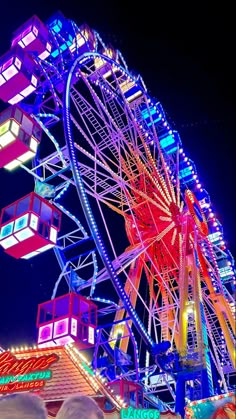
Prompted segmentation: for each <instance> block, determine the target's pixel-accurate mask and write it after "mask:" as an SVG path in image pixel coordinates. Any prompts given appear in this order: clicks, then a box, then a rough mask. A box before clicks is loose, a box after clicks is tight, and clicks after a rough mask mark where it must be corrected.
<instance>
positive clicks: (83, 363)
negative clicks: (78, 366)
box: [82, 361, 95, 376]
mask: <svg viewBox="0 0 236 419" xmlns="http://www.w3.org/2000/svg"><path fill="white" fill-rule="evenodd" d="M82 365H83V367H84V369H85V370H86V371H88V373H89V374H90V375H92V376H94V375H95V374H94V372H93V370H91V368H89V367H88V365H87V364H85V362H84V361H82Z"/></svg>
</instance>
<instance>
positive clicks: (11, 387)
mask: <svg viewBox="0 0 236 419" xmlns="http://www.w3.org/2000/svg"><path fill="white" fill-rule="evenodd" d="M44 384H45V381H43V380H37V381H30V382H28V383H10V384H3V385H0V393H13V392H16V391H26V390H35V389H39V388H41V387H43V386H44Z"/></svg>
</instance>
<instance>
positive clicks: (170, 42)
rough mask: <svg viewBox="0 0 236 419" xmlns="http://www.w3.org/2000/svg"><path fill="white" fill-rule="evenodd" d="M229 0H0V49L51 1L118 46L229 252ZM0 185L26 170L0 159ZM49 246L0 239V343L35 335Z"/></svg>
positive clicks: (51, 278) (19, 181)
mask: <svg viewBox="0 0 236 419" xmlns="http://www.w3.org/2000/svg"><path fill="white" fill-rule="evenodd" d="M163 3H164V4H163ZM229 3H230V2H228V4H227V2H226V1H224V2H219V4H217V2H211V3H209V2H207V1H205V2H188V3H187V4H185V3H183V2H176V1H174V2H170V1H164V2H158V1H156V2H154V1H146V2H143V5H142V6H137V4H136V2H134V1H133V0H132V1H129V0H126V1H123V0H122V1H116V2H115V1H112V2H110V3H109V2H108V1H102V0H99V1H95V0H94V1H91V0H87V1H84V2H82V1H79V0H77V1H76V0H73V1H71V0H65V1H63V0H58V1H55V0H47V1H46V0H32V1H31V2H28V1H22V2H20V1H19V0H18V1H16V0H14V1H12V0H9V1H4V2H2V4H1V24H0V54H1V55H2V54H3V53H5V52H6V51H7V50H8V49H9V47H10V40H11V35H12V32H14V30H16V29H17V28H18V26H20V25H21V24H22V23H24V22H25V21H26V20H27V19H29V18H30V17H31V16H32V15H33V14H36V15H38V17H39V18H40V19H41V20H43V21H44V20H46V19H48V18H49V17H50V16H51V15H52V14H53V13H54V12H56V11H57V10H61V11H62V12H63V14H64V15H65V16H66V17H68V18H71V19H73V20H74V21H76V23H77V24H78V25H80V24H82V23H87V24H88V25H90V26H91V27H92V28H94V29H96V30H97V31H98V32H99V34H100V35H101V37H102V38H103V40H104V42H107V43H111V44H113V45H114V47H115V48H117V49H119V50H120V51H121V52H122V54H123V56H124V58H125V60H126V62H127V64H128V67H129V69H130V70H134V71H135V72H137V73H140V74H141V75H142V77H143V79H144V82H145V83H146V86H147V88H148V91H149V94H150V95H151V96H153V97H155V98H156V99H157V100H159V101H160V102H161V103H162V105H163V107H164V110H165V112H166V114H167V116H168V119H169V122H170V124H171V125H172V127H173V128H174V129H176V130H177V131H179V133H180V136H181V139H182V143H183V147H184V150H185V152H186V154H187V155H188V157H190V158H191V159H192V160H193V161H194V163H195V165H196V168H197V172H198V175H199V178H200V180H201V183H202V185H203V187H204V188H205V189H206V190H207V191H208V193H209V194H210V197H211V201H212V204H213V208H214V211H215V213H216V215H217V218H218V219H219V220H220V222H221V223H222V225H223V229H224V237H225V240H226V242H227V246H228V248H229V249H230V250H231V252H232V254H233V255H234V257H235V255H236V246H235V232H236V231H235V221H234V217H235V215H234V214H235V209H234V207H233V205H234V197H233V192H234V191H235V185H234V175H233V164H234V160H235V158H234V151H233V146H234V141H235V130H234V118H235V95H233V87H234V86H235V66H234V64H233V61H234V51H235V44H234V38H235V31H234V29H233V28H234V23H233V16H234V13H233V10H232V8H233V6H232V5H231V6H230V5H229ZM147 5H149V6H148V7H147ZM154 5H155V10H154ZM233 73H234V74H233ZM3 108H5V104H3V103H1V102H0V110H1V109H3ZM0 185H1V189H0V208H2V207H4V206H6V205H8V204H10V203H11V202H13V201H15V200H16V199H18V198H20V197H21V196H23V195H25V194H27V193H29V192H31V191H32V190H33V182H32V179H31V177H30V176H29V175H28V174H27V173H26V172H24V173H22V171H19V170H18V171H16V172H14V173H8V172H7V173H6V172H5V171H4V170H3V169H1V170H0ZM50 252H52V253H50ZM50 252H49V253H47V254H42V255H41V256H39V257H37V258H33V259H31V260H29V261H24V260H14V259H13V258H11V257H10V256H8V255H7V254H5V253H4V251H3V249H2V247H1V248H0V284H1V285H0V346H1V345H2V346H4V347H6V348H7V347H11V346H15V345H21V344H32V343H34V342H35V341H36V335H37V333H36V327H35V323H36V310H37V304H38V302H42V301H46V300H48V299H50V297H51V294H52V289H53V286H54V282H55V281H56V279H57V277H58V275H59V272H60V271H59V268H58V265H57V262H56V260H55V257H54V254H53V251H50Z"/></svg>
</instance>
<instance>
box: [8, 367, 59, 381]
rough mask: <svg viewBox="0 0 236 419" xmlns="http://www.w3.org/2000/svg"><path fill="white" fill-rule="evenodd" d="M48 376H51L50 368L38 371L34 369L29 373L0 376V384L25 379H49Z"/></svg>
mask: <svg viewBox="0 0 236 419" xmlns="http://www.w3.org/2000/svg"><path fill="white" fill-rule="evenodd" d="M50 378H52V372H51V371H50V370H48V371H39V372H37V371H36V372H33V373H30V374H24V375H6V376H5V377H0V384H9V383H20V382H25V381H37V380H50Z"/></svg>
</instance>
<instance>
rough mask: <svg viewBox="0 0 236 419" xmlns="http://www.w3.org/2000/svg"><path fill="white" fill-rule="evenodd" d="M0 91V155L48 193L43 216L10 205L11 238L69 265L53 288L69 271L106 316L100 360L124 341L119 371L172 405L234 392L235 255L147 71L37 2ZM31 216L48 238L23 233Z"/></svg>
mask: <svg viewBox="0 0 236 419" xmlns="http://www.w3.org/2000/svg"><path fill="white" fill-rule="evenodd" d="M0 97H1V99H2V100H3V101H4V102H6V103H7V102H8V103H9V104H10V106H9V108H7V109H6V110H5V111H4V112H3V113H2V114H1V116H0V164H1V167H5V168H6V169H8V170H12V169H14V168H16V167H17V166H18V165H20V167H21V168H23V169H25V170H26V171H28V172H29V174H30V175H32V176H33V178H34V180H35V192H34V194H33V197H32V196H30V198H29V199H28V198H27V197H26V198H25V197H24V200H23V204H24V205H26V204H27V205H29V206H30V208H31V210H32V208H36V206H37V205H39V204H37V203H36V202H38V201H37V199H38V200H39V201H40V198H39V197H42V202H41V204H40V205H39V206H40V209H39V210H38V213H36V215H35V213H34V216H35V218H32V216H31V217H30V218H29V217H28V216H26V215H22V214H23V213H20V212H19V211H20V210H18V208H19V207H20V204H19V203H17V204H14V205H10V206H9V207H7V208H6V209H4V210H3V215H2V219H1V226H2V227H1V233H0V234H1V236H0V244H1V245H2V246H3V247H4V249H5V251H6V252H7V253H9V254H11V255H12V256H13V257H17V258H19V257H24V258H26V259H27V258H31V257H33V256H35V255H36V254H39V253H41V252H42V251H46V250H48V249H50V248H53V249H54V253H55V254H56V257H57V260H58V262H59V265H60V268H61V274H60V276H59V278H57V279H56V281H55V287H54V290H53V294H52V299H54V298H55V297H56V295H57V292H58V291H59V289H60V286H61V283H62V281H63V280H64V279H65V280H66V283H67V284H68V285H69V289H70V291H73V292H76V293H78V294H80V295H83V296H86V297H88V298H89V299H90V300H91V301H94V302H96V304H97V305H98V307H99V313H100V317H101V318H102V319H104V318H106V316H107V318H109V322H108V321H105V320H101V325H102V326H103V328H101V329H99V331H98V334H97V340H96V342H97V346H96V350H95V358H96V359H94V365H95V366H96V367H97V368H98V369H102V368H103V367H102V364H101V362H99V357H100V354H102V355H104V352H106V351H107V352H109V354H110V355H111V354H112V353H113V354H114V352H115V350H119V351H120V354H121V355H122V356H123V359H125V358H126V359H129V360H130V358H131V357H132V359H133V362H130V364H131V365H132V366H131V367H130V366H129V367H127V366H126V368H124V367H123V368H120V370H119V373H120V374H121V375H122V376H124V377H132V379H136V380H140V381H142V383H143V385H144V388H145V391H146V393H148V394H153V395H159V396H160V398H161V394H162V392H163V391H164V389H166V390H167V391H169V392H170V394H171V396H172V397H173V399H175V398H176V403H177V410H181V407H180V406H179V405H178V403H180V404H181V403H182V402H178V399H179V398H180V399H181V397H182V396H181V397H180V395H181V394H184V395H186V394H187V393H186V386H187V385H188V397H189V398H190V399H191V400H195V399H201V398H202V397H207V396H212V395H214V394H215V392H216V388H218V390H217V391H222V392H227V390H228V387H229V386H230V378H231V376H233V374H234V373H235V352H234V351H235V349H234V348H235V345H234V336H235V319H234V298H233V295H232V286H233V281H234V280H235V277H234V271H233V263H234V261H233V258H232V256H231V254H230V252H229V250H228V249H227V248H226V247H225V244H224V241H223V231H222V227H221V225H220V223H219V221H218V220H217V219H216V218H215V216H214V213H213V211H212V208H211V202H210V198H209V195H208V193H207V192H206V191H205V190H204V189H203V188H202V186H201V184H200V181H199V179H198V175H197V171H196V168H195V165H194V163H193V162H192V161H191V160H190V158H189V157H188V156H186V155H185V153H184V151H183V148H182V143H181V139H180V136H179V134H178V132H177V131H175V130H173V129H172V128H171V126H170V125H169V123H168V121H167V118H166V115H165V112H164V110H163V108H162V106H161V104H160V103H159V102H156V101H155V100H154V99H152V97H151V96H150V95H149V94H148V92H147V89H146V86H145V84H144V82H143V80H142V78H141V76H140V75H138V76H137V75H134V74H133V73H132V72H131V71H129V69H128V67H127V65H126V62H125V61H124V58H123V56H122V55H121V53H120V52H119V51H117V50H115V49H114V48H113V47H111V46H107V45H105V44H104V43H103V41H102V39H101V38H100V36H99V35H98V33H97V32H96V31H93V30H91V29H90V28H89V27H88V26H87V25H82V26H80V27H78V26H77V25H76V24H75V23H74V22H73V21H70V20H68V19H66V18H65V17H64V16H63V15H62V14H61V13H57V14H55V15H54V16H53V17H52V18H50V19H49V20H48V22H46V23H45V24H44V23H42V22H41V21H40V19H38V18H37V17H36V16H34V17H33V18H32V19H30V20H29V21H28V22H26V23H25V24H24V25H22V27H20V28H19V29H18V30H17V31H16V33H15V34H14V37H13V41H12V46H11V49H10V50H9V51H8V53H7V54H6V55H4V56H3V57H1V59H0ZM9 133H10V134H9ZM19 133H21V135H20V134H19ZM27 135H28V136H27ZM41 137H42V139H41ZM16 139H17V142H16V141H15V140H16ZM22 143H23V145H24V147H25V148H24V149H23V146H22ZM38 145H39V146H38ZM13 146H14V149H15V151H13ZM10 148H11V152H9V149H10ZM36 150H37V153H36ZM35 153H36V154H35ZM1 156H3V157H1ZM32 157H34V160H33V164H32V166H29V164H28V163H25V161H26V160H27V159H28V158H32ZM35 194H36V195H35ZM27 199H28V200H27ZM23 204H22V205H23ZM24 205H23V206H24ZM43 205H44V210H43ZM13 207H14V208H13ZM32 211H33V210H32ZM43 211H44V212H43ZM16 213H17V216H16ZM45 214H47V215H45ZM19 215H20V218H19ZM17 217H18V218H17ZM37 217H38V218H37ZM13 218H14V222H13V221H12V220H13ZM41 218H42V220H41ZM49 218H50V226H49V227H48V225H49V224H48V220H49ZM38 219H40V220H41V221H40V222H38ZM59 219H60V222H59V221H58V220H59ZM9 220H10V221H9ZM19 220H20V221H19ZM29 220H30V221H29ZM14 223H15V224H14ZM29 223H31V224H29ZM36 223H38V224H37V225H38V226H39V224H40V223H41V224H40V226H41V227H40V228H41V230H42V232H43V233H40V234H41V235H43V237H44V240H43V241H42V242H41V241H40V245H39V244H38V243H39V240H37V246H38V247H37V248H35V247H32V248H31V246H32V244H30V245H29V246H28V247H27V246H25V240H29V239H30V240H31V242H30V243H33V242H34V245H35V243H36V239H35V238H34V237H33V234H32V235H31V231H32V229H33V228H35V229H36V227H34V226H35V225H36ZM38 228H39V227H38ZM48 229H49V230H50V231H48ZM22 243H23V244H22ZM40 246H41V247H40ZM26 247H27V252H26V251H25V249H26ZM17 249H18V250H17ZM25 252H26V253H25ZM107 325H108V326H107ZM101 348H102V352H101V351H100V349H101ZM102 355H101V357H102ZM125 355H126V357H125ZM127 365H129V362H128V361H127ZM113 373H114V372H113ZM106 374H107V377H108V378H109V368H107V370H106ZM113 378H114V377H113ZM203 380H204V381H203ZM202 382H204V383H205V386H202ZM183 388H185V391H183ZM181 400H182V399H181Z"/></svg>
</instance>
